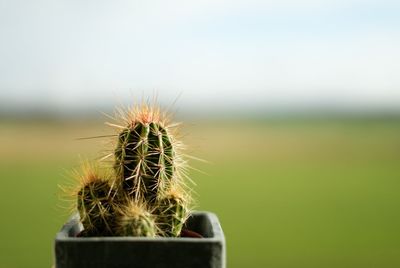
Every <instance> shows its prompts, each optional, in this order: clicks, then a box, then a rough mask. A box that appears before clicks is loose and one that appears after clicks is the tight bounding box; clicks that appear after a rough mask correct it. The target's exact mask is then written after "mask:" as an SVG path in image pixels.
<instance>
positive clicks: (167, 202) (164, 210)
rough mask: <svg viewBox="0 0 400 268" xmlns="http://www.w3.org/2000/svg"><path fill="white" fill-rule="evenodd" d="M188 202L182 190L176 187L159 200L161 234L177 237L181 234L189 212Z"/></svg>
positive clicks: (158, 222)
mask: <svg viewBox="0 0 400 268" xmlns="http://www.w3.org/2000/svg"><path fill="white" fill-rule="evenodd" d="M187 204H188V200H187V198H186V197H184V196H183V194H182V192H181V191H180V190H176V189H173V190H171V191H170V192H169V193H167V194H166V196H165V197H163V198H161V199H160V200H159V202H158V206H157V210H158V213H157V224H158V226H159V228H160V235H161V236H167V237H176V236H179V235H180V233H181V231H182V227H183V224H184V223H185V221H186V219H187V218H188V214H189V208H188V207H187Z"/></svg>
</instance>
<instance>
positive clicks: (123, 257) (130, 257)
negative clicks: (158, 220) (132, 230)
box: [55, 212, 226, 268]
mask: <svg viewBox="0 0 400 268" xmlns="http://www.w3.org/2000/svg"><path fill="white" fill-rule="evenodd" d="M186 228H187V229H189V230H193V231H195V232H197V233H199V234H201V235H202V236H203V238H188V237H179V238H166V237H157V238H146V237H75V236H76V235H77V234H78V233H79V232H80V231H81V230H82V225H81V224H80V223H79V216H78V215H74V216H73V217H72V218H71V219H70V220H69V221H68V222H67V223H66V224H65V225H64V226H63V227H62V229H61V231H60V232H59V233H58V234H57V236H56V239H55V261H56V268H72V267H74V268H76V267H82V268H83V267H87V268H91V267H93V268H94V267H96V268H101V267H118V268H123V267H138V268H150V267H152V268H157V267H171V268H172V267H174V268H180V267H182V268H183V267H185V268H197V267H199V268H200V267H201V268H207V267H210V268H211V267H212V268H225V267H226V261H225V258H226V256H225V254H226V253H225V250H226V249H225V237H224V234H223V232H222V229H221V225H220V223H219V221H218V218H217V216H216V215H215V214H213V213H210V212H194V213H193V214H192V215H191V217H190V218H189V219H188V221H187V223H186Z"/></svg>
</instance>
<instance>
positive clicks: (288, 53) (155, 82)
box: [0, 0, 400, 111]
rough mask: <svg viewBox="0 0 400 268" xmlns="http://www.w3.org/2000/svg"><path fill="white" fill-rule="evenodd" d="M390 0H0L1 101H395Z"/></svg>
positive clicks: (397, 39) (243, 106)
mask: <svg viewBox="0 0 400 268" xmlns="http://www.w3.org/2000/svg"><path fill="white" fill-rule="evenodd" d="M399 14H400V2H399V1H385V0H380V1H378V0H376V1H358V0H347V1H341V0H337V1H329V0H325V1H323V0H299V1H294V0H280V1H256V0H237V1H233V0H231V1H227V0H213V1H211V0H202V1H188V0H186V1H178V0H170V1H163V0H146V1H135V0H129V1H128V0H115V1H105V0H96V1H95V0H87V1H78V0H69V1H57V0H38V1H28V0H27V1H20V0H6V1H5V0H0V106H3V108H4V107H6V109H25V108H27V107H28V108H31V107H53V108H57V109H59V110H73V109H80V108H85V109H92V108H96V107H108V106H114V105H116V104H118V103H121V102H122V103H131V102H132V100H133V101H134V100H137V99H140V98H143V97H144V98H151V97H154V96H155V95H156V96H157V97H158V99H159V101H160V102H162V103H166V104H171V103H174V101H175V100H176V99H178V101H177V103H176V104H175V105H177V106H179V107H182V108H183V109H188V110H189V109H197V110H200V111H201V110H204V109H225V110H232V109H235V110H256V111H265V110H268V109H282V110H285V109H286V110H292V109H293V110H296V109H324V108H327V107H328V108H334V109H338V110H341V109H344V110H346V109H350V110H352V109H354V110H357V109H361V110H363V109H366V110H400V109H398V107H400V75H399V72H400V16H399Z"/></svg>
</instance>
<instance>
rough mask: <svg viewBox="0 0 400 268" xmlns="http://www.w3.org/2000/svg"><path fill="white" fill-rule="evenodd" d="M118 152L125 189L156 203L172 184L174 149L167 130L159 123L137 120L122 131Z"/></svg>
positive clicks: (134, 196) (120, 175)
mask: <svg viewBox="0 0 400 268" xmlns="http://www.w3.org/2000/svg"><path fill="white" fill-rule="evenodd" d="M114 154H115V165H114V168H115V170H116V173H117V176H118V178H119V179H120V180H122V183H121V185H122V188H123V189H124V190H125V191H126V192H127V193H128V194H129V196H130V197H132V198H133V199H135V200H138V199H141V198H143V199H145V200H146V201H147V202H149V203H154V202H155V200H156V197H157V195H159V194H160V192H162V191H166V190H167V189H168V187H169V185H170V184H171V180H172V178H173V173H174V169H175V166H174V151H173V148H172V144H171V138H170V137H169V135H168V133H167V130H166V129H165V128H164V127H163V126H161V125H160V124H159V123H154V122H151V123H146V124H144V123H140V122H136V123H134V125H133V126H132V127H128V128H125V129H124V130H122V132H121V133H120V134H119V137H118V144H117V147H116V149H115V152H114Z"/></svg>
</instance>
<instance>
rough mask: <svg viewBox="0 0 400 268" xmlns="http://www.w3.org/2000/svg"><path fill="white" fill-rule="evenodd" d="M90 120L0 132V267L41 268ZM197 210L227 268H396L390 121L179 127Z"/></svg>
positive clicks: (85, 153) (4, 127) (399, 183)
mask: <svg viewBox="0 0 400 268" xmlns="http://www.w3.org/2000/svg"><path fill="white" fill-rule="evenodd" d="M109 133H110V129H109V128H107V127H105V126H104V125H103V124H102V123H101V122H98V121H93V122H85V121H81V122H71V121H68V122H67V121H66V122H57V121H55V122H30V121H25V122H2V123H0V145H1V155H0V178H1V184H2V185H1V187H0V204H1V211H2V217H1V218H2V223H1V228H0V239H1V243H0V267H7V268H14V267H51V264H52V259H53V256H52V255H53V253H52V248H53V239H54V236H55V233H56V232H57V231H58V229H59V228H60V227H61V225H62V223H63V222H64V221H65V220H66V219H67V218H68V212H67V211H66V210H63V209H62V208H60V207H59V206H60V205H62V203H60V202H59V201H58V193H59V192H60V191H59V190H58V187H57V184H60V183H63V182H67V181H68V179H67V178H66V174H67V173H68V171H69V170H70V169H71V168H73V167H76V166H77V165H78V163H79V159H80V158H79V155H81V156H82V157H84V158H93V157H94V155H96V153H98V152H99V151H100V150H101V148H102V145H101V140H79V141H78V140H76V138H79V137H88V136H96V135H103V134H109ZM183 134H184V140H185V142H186V144H188V145H189V149H188V153H189V154H192V155H195V156H197V157H200V158H203V159H206V160H208V161H209V162H210V163H202V162H196V161H192V162H191V164H192V166H194V167H195V168H197V169H200V170H202V171H203V172H204V173H206V174H203V173H200V172H197V171H193V172H192V177H193V179H194V180H195V181H196V183H197V187H196V191H197V193H198V198H197V199H198V203H199V206H198V209H201V210H210V211H214V212H216V213H217V214H218V216H219V218H220V220H221V222H222V226H223V229H224V231H225V234H226V239H227V244H228V252H227V253H228V267H230V268H235V267H237V268H239V267H279V268H280V267H308V268H310V267H341V268H343V267H363V268H365V267H380V268H385V267H400V228H399V227H400V213H399V208H400V195H399V191H400V120H397V119H391V120H385V119H374V120H357V119H347V120H337V119H331V120H316V119H313V120H311V119H310V120H252V121H244V120H241V121H240V120H238V121H228V122H225V123H222V122H218V121H212V122H206V121H199V122H195V123H190V124H187V125H186V127H185V128H184V129H183Z"/></svg>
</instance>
